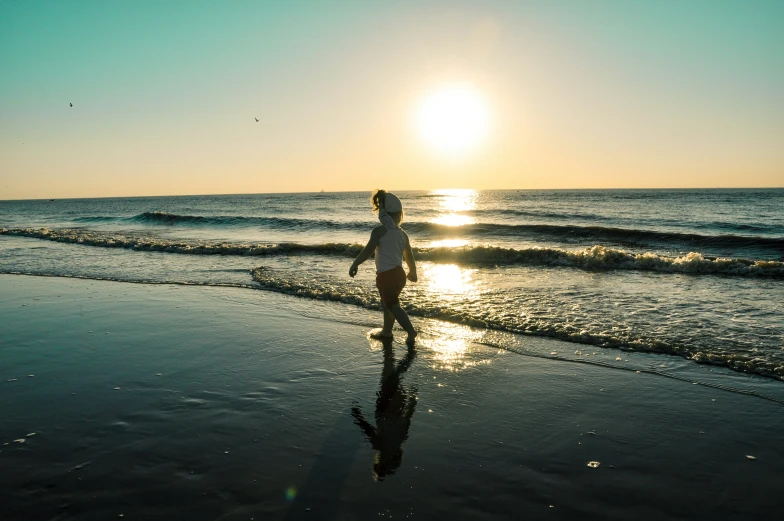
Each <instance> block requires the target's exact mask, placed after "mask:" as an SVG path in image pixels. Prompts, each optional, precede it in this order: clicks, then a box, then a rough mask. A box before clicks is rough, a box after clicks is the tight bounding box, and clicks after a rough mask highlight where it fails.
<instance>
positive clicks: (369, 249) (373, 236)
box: [348, 226, 386, 278]
mask: <svg viewBox="0 0 784 521" xmlns="http://www.w3.org/2000/svg"><path fill="white" fill-rule="evenodd" d="M382 231H383V232H385V233H386V230H385V229H384V227H383V226H379V227H378V228H373V231H372V232H370V240H368V243H367V244H366V245H365V247H364V248H362V251H361V252H359V255H357V258H356V259H354V263H353V264H352V265H351V268H349V270H348V276H349V277H351V278H354V275H356V274H357V270H358V269H359V265H360V264H362V263H363V262H365V261H366V260H368V259H369V258H370V256H371V255H373V252H374V251H376V246H378V239H379V237H381V232H382Z"/></svg>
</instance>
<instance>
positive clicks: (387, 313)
mask: <svg viewBox="0 0 784 521" xmlns="http://www.w3.org/2000/svg"><path fill="white" fill-rule="evenodd" d="M394 325H395V315H393V314H392V311H391V310H390V309H389V308H388V307H387V305H386V304H384V329H383V333H384V334H385V335H389V336H392V326H394Z"/></svg>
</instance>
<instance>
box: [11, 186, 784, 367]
mask: <svg viewBox="0 0 784 521" xmlns="http://www.w3.org/2000/svg"><path fill="white" fill-rule="evenodd" d="M390 188H392V189H394V187H390ZM393 191H394V190H393ZM396 193H397V194H398V195H399V196H400V198H401V199H402V201H403V204H404V208H405V221H404V223H403V228H404V229H405V230H406V231H407V232H408V234H409V236H410V237H411V240H412V244H413V246H414V252H415V256H416V257H417V264H418V267H419V282H418V283H415V284H414V283H409V284H408V286H407V287H406V289H405V290H404V292H403V295H402V297H401V300H402V302H403V305H404V307H405V308H406V309H407V310H408V311H409V313H410V314H411V315H412V316H413V317H428V318H432V319H436V322H434V323H443V324H447V325H448V324H461V325H463V326H470V327H471V330H472V331H473V332H474V333H473V334H475V335H478V336H477V337H476V338H480V337H481V342H483V343H486V344H487V345H491V346H494V347H498V348H501V349H508V350H511V351H514V350H520V349H524V347H521V346H523V345H524V342H523V341H522V340H523V339H524V338H525V336H528V335H538V336H545V337H553V338H558V339H561V340H566V341H569V342H573V343H574V344H575V352H574V354H572V353H568V354H567V353H556V352H552V353H549V352H542V353H539V354H540V355H541V356H545V357H547V356H552V357H556V358H557V357H566V356H568V357H570V358H574V357H583V358H585V357H590V356H594V357H600V355H598V354H597V351H596V349H598V350H599V353H601V357H603V358H601V357H600V358H601V359H602V360H607V361H608V362H616V361H617V362H619V363H622V362H623V361H624V356H625V353H628V352H631V351H634V352H651V353H662V354H664V355H668V356H669V358H666V357H665V358H663V360H665V362H663V363H662V366H666V365H667V362H666V360H679V361H681V362H682V361H683V360H691V361H694V362H697V363H707V364H715V365H719V366H724V367H727V368H729V369H731V370H734V371H739V372H744V373H751V374H757V375H763V376H767V377H771V378H774V379H779V380H784V317H783V316H782V302H784V189H712V190H506V191H474V190H436V191H416V192H396ZM369 195H370V192H369V191H368V192H348V193H297V194H257V195H214V196H212V195H211V196H178V197H134V198H102V199H58V200H25V201H0V273H6V274H28V275H38V276H56V277H79V278H88V279H107V280H116V281H125V282H137V283H162V284H199V285H215V286H234V287H239V288H247V289H248V290H249V291H252V290H264V291H274V292H279V293H286V294H289V295H294V296H297V297H301V298H302V299H307V300H310V301H334V302H339V303H342V305H337V306H335V305H332V306H330V307H329V310H328V311H324V309H325V308H324V307H323V306H321V307H319V306H312V309H313V310H314V311H313V312H314V313H317V312H318V313H322V312H328V313H330V314H331V316H333V317H334V319H335V320H342V321H347V322H356V323H361V324H363V325H364V324H366V323H367V325H369V326H372V325H373V323H372V321H371V322H368V321H369V320H371V318H372V316H371V315H369V314H368V310H376V309H378V306H379V298H378V295H377V293H376V290H375V287H374V276H375V273H374V267H373V262H372V260H370V261H368V262H367V263H365V264H364V265H363V266H361V267H360V271H359V275H358V276H357V278H355V279H351V278H349V276H348V269H349V266H350V264H351V262H352V260H353V258H354V257H355V256H356V255H357V254H358V252H359V251H360V249H361V248H362V246H363V245H364V243H365V242H366V241H367V239H368V237H369V235H370V231H371V229H372V228H373V226H375V225H377V221H376V219H375V217H374V215H373V214H372V213H371V211H370V204H369ZM249 295H250V294H249ZM377 318H378V322H379V323H378V324H377V325H380V320H381V317H380V315H378V317H377ZM414 322H415V325H416V318H414ZM689 363H691V362H689Z"/></svg>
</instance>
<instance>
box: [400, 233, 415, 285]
mask: <svg viewBox="0 0 784 521" xmlns="http://www.w3.org/2000/svg"><path fill="white" fill-rule="evenodd" d="M403 260H405V261H406V264H407V265H408V280H410V281H411V282H416V281H417V270H416V260H415V259H414V250H412V249H411V241H410V240H409V238H408V234H406V247H405V249H404V250H403Z"/></svg>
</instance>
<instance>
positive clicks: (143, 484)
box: [0, 275, 784, 520]
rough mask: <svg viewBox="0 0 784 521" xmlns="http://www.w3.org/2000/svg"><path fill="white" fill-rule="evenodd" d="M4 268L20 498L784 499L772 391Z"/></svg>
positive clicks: (233, 295) (313, 513)
mask: <svg viewBox="0 0 784 521" xmlns="http://www.w3.org/2000/svg"><path fill="white" fill-rule="evenodd" d="M0 289H2V291H0V315H2V317H3V320H2V322H3V326H2V330H3V332H2V336H1V337H0V360H2V365H0V367H1V368H2V374H1V375H0V376H1V377H2V381H1V382H0V405H1V406H0V418H2V422H0V443H2V445H0V461H1V462H2V468H3V472H2V477H0V505H2V507H0V508H2V518H3V519H8V520H16V519H19V520H21V519H25V520H29V519H116V518H123V519H191V520H194V519H205V520H208V519H210V520H212V519H238V520H239V519H244V520H250V519H357V520H359V519H369V518H371V517H372V518H378V517H383V518H410V519H414V518H419V519H520V518H526V519H751V518H754V519H776V518H777V516H778V514H777V512H780V507H781V505H782V503H781V497H780V492H779V490H780V476H781V475H782V472H783V471H784V451H782V447H784V434H782V433H784V415H782V411H783V410H784V405H782V404H780V403H778V402H776V401H772V400H765V399H761V398H759V397H757V396H750V395H744V394H739V393H735V392H728V391H725V390H721V389H716V388H711V387H708V386H706V385H694V384H693V383H691V382H688V381H681V380H676V379H672V378H664V377H662V376H659V375H656V374H646V373H644V372H642V373H638V372H635V371H622V370H617V369H612V368H607V367H602V366H597V365H592V364H585V363H571V362H569V361H560V360H546V359H541V358H537V357H531V356H523V355H520V354H518V353H514V352H510V351H504V350H494V349H491V348H489V347H487V346H482V345H477V344H472V343H470V342H468V343H466V344H465V345H463V346H461V347H459V348H457V347H455V344H454V335H452V336H451V337H449V338H447V337H446V336H445V337H444V338H440V339H439V338H437V337H431V338H423V339H422V342H421V343H420V346H419V347H418V348H417V349H416V350H415V351H414V352H413V353H410V352H408V351H407V350H406V348H405V346H404V345H403V344H402V343H401V342H399V341H396V342H395V343H394V344H392V345H391V346H387V347H386V348H385V347H384V346H383V345H382V344H381V343H379V342H377V341H375V340H371V339H369V338H368V337H367V332H368V330H369V326H370V325H372V324H363V323H348V322H350V321H346V320H343V321H339V320H336V319H335V318H336V317H340V316H344V315H345V314H344V313H343V311H342V309H341V308H342V307H344V306H343V305H341V304H336V303H318V302H308V301H305V300H302V299H296V298H294V297H289V296H285V295H278V294H273V293H267V292H261V291H248V290H243V289H237V288H215V287H196V286H182V285H143V284H127V283H117V282H107V281H94V280H75V279H64V278H50V277H26V276H14V275H2V276H0ZM368 316H373V315H372V314H371V315H368ZM449 327H451V328H452V329H454V328H456V327H458V326H449ZM433 330H437V327H435V326H432V327H430V329H429V331H433ZM400 336H401V337H402V335H400ZM521 338H522V339H523V341H530V342H545V343H547V344H548V345H550V346H552V348H553V349H562V350H564V351H567V350H571V351H573V350H574V344H565V343H563V342H560V341H557V340H551V339H542V338H534V337H531V338H528V337H521ZM648 356H655V355H648ZM744 378H749V379H752V377H744ZM753 379H754V380H755V381H756V380H759V381H760V382H762V383H761V384H760V385H763V386H764V385H766V384H765V382H764V379H760V378H757V377H753ZM771 383H772V384H774V385H776V386H779V385H780V383H778V382H771ZM752 458H753V459H752ZM590 462H598V466H595V465H596V463H591V465H594V466H595V467H594V466H589V463H590Z"/></svg>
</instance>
